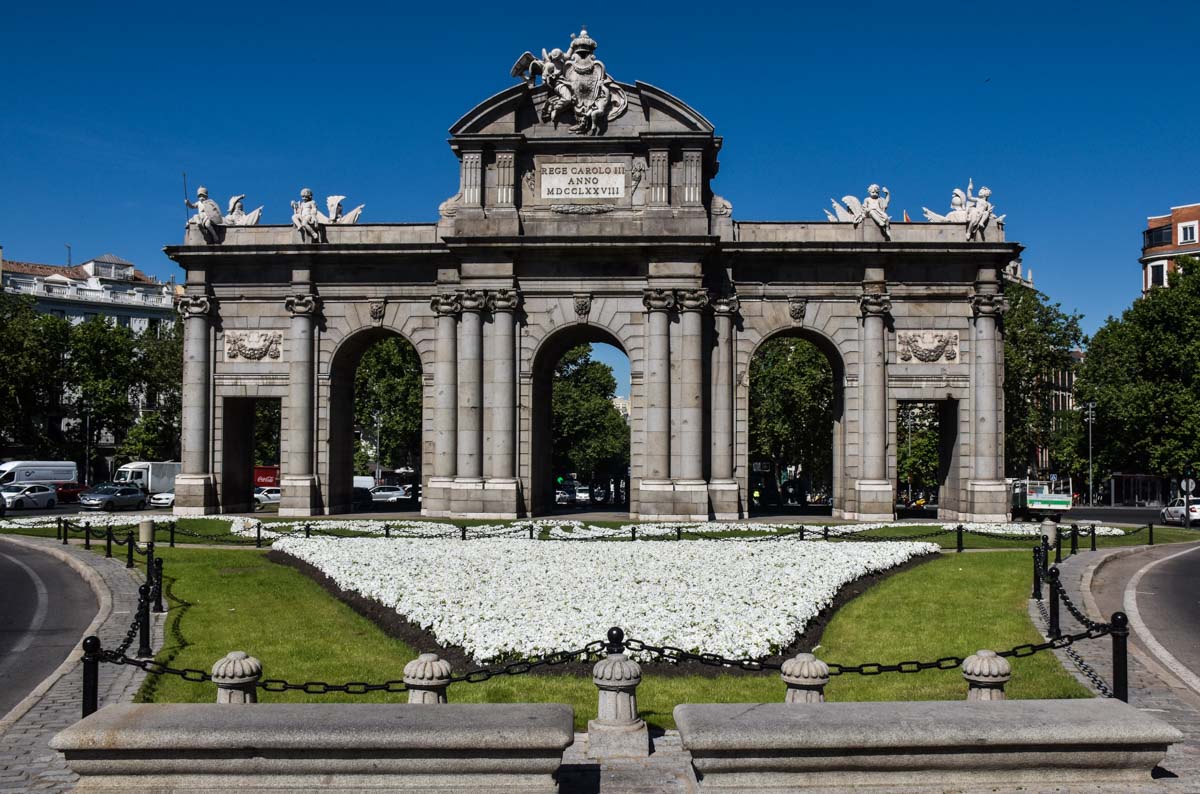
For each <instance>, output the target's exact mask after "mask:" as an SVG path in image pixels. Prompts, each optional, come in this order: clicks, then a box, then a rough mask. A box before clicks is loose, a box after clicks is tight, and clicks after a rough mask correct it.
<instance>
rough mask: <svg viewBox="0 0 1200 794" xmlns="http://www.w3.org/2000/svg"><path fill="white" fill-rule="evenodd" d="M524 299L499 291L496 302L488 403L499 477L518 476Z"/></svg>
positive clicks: (494, 463) (494, 462)
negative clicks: (517, 332) (519, 313)
mask: <svg viewBox="0 0 1200 794" xmlns="http://www.w3.org/2000/svg"><path fill="white" fill-rule="evenodd" d="M519 301H520V293H519V292H517V291H516V290H511V289H505V290H498V291H497V292H496V294H495V296H494V300H493V303H492V350H491V358H492V380H491V383H490V384H489V388H488V402H489V404H490V407H491V411H492V438H493V445H492V471H491V476H492V477H493V478H494V479H498V480H512V479H513V478H515V476H516V460H517V455H516V450H517V434H516V421H515V418H514V413H513V411H514V404H515V401H516V397H515V394H516V392H515V387H516V366H515V365H516V361H515V353H514V347H513V333H514V328H515V317H514V314H515V312H516V310H517V304H518V303H519Z"/></svg>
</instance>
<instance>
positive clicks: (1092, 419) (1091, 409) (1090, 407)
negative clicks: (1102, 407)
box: [1086, 402, 1096, 507]
mask: <svg viewBox="0 0 1200 794" xmlns="http://www.w3.org/2000/svg"><path fill="white" fill-rule="evenodd" d="M1086 416H1087V426H1088V507H1095V506H1096V500H1095V498H1094V497H1093V495H1092V425H1093V424H1095V423H1096V403H1094V402H1089V403H1088V404H1087V415H1086Z"/></svg>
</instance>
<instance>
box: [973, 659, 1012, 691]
mask: <svg viewBox="0 0 1200 794" xmlns="http://www.w3.org/2000/svg"><path fill="white" fill-rule="evenodd" d="M962 673H963V678H965V679H966V680H967V700H1004V685H1005V684H1007V683H1008V681H1009V679H1011V678H1012V665H1010V664H1009V663H1008V660H1007V659H1005V658H1004V657H1003V656H997V655H996V652H995V651H976V652H975V653H973V654H971V655H970V656H968V657H967V658H966V659H964V660H963V664H962Z"/></svg>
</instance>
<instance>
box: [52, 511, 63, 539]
mask: <svg viewBox="0 0 1200 794" xmlns="http://www.w3.org/2000/svg"><path fill="white" fill-rule="evenodd" d="M62 531H63V521H62V516H59V517H58V518H56V519H54V539H55V540H59V539H61V538H62Z"/></svg>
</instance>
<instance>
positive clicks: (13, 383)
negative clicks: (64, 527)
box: [0, 292, 70, 457]
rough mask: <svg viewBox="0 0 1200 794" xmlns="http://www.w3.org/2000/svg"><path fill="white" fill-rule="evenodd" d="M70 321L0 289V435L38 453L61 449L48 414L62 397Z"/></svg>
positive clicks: (52, 415) (57, 407)
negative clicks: (0, 363)
mask: <svg viewBox="0 0 1200 794" xmlns="http://www.w3.org/2000/svg"><path fill="white" fill-rule="evenodd" d="M69 336H70V325H69V324H68V323H67V321H66V320H63V319H61V318H58V317H54V316H52V315H49V314H41V313H39V312H37V311H35V310H34V300H33V298H30V297H27V296H17V295H10V294H8V293H4V292H0V340H3V349H4V377H3V378H0V405H2V406H4V408H3V410H0V438H3V439H6V440H7V441H9V442H10V443H11V444H13V445H14V446H19V447H23V448H26V449H29V450H36V451H38V452H39V455H38V456H39V457H40V456H41V455H42V454H50V453H54V454H61V451H62V450H61V443H60V439H59V433H58V428H57V427H55V426H54V425H55V424H56V423H55V422H53V421H52V420H53V419H54V418H55V417H56V415H57V414H58V413H59V410H60V404H61V402H62V400H63V398H64V390H63V387H64V380H65V375H66V372H65V362H66V359H67V348H68V339H69Z"/></svg>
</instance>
